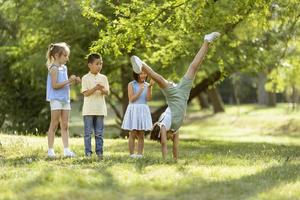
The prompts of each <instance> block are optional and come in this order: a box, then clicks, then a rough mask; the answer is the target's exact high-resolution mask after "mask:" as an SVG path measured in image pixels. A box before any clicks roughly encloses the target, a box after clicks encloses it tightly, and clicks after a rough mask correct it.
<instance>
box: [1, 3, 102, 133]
mask: <svg viewBox="0 0 300 200" xmlns="http://www.w3.org/2000/svg"><path fill="white" fill-rule="evenodd" d="M0 11H1V14H0V18H1V19H2V20H1V22H0V34H1V38H2V37H3V38H6V40H1V47H0V52H1V54H0V60H1V63H3V64H1V66H0V68H1V69H0V70H1V74H0V82H1V89H0V95H1V96H2V97H4V98H1V99H0V104H1V105H3V106H2V107H1V108H0V111H1V112H0V113H1V114H0V119H4V118H5V119H6V122H7V123H6V128H9V129H12V130H16V131H18V132H22V133H37V132H38V133H39V134H41V133H45V132H46V130H47V128H48V125H49V122H50V121H49V116H50V112H49V105H48V103H46V100H45V96H46V95H45V92H46V89H45V87H46V77H47V68H46V66H45V63H46V58H45V55H46V51H47V47H48V45H49V44H50V43H53V42H60V41H65V42H67V43H68V44H70V45H71V61H70V63H69V64H67V65H68V68H69V69H68V70H69V74H76V75H80V76H82V75H83V74H85V73H87V67H86V62H85V59H84V57H85V55H86V54H87V53H88V46H89V45H90V44H91V41H92V40H93V39H95V38H96V36H97V32H96V28H95V27H94V26H93V25H92V24H91V23H89V21H88V20H87V19H85V18H84V17H83V16H82V15H81V10H80V6H79V0H78V1H71V0H69V1H56V2H55V3H54V2H52V1H46V0H43V1H36V0H30V1H18V0H9V1H5V2H3V3H1V6H0ZM1 121H2V122H3V120H0V122H1ZM0 125H2V123H1V124H0Z"/></svg>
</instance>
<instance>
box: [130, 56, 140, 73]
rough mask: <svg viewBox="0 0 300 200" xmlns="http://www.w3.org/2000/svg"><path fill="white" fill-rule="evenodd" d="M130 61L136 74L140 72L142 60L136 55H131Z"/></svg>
mask: <svg viewBox="0 0 300 200" xmlns="http://www.w3.org/2000/svg"><path fill="white" fill-rule="evenodd" d="M130 61H131V64H132V69H133V71H134V72H135V73H137V74H140V73H141V72H142V64H143V62H142V60H141V59H140V58H139V57H137V56H131V58H130Z"/></svg>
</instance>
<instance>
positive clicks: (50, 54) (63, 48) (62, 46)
mask: <svg viewBox="0 0 300 200" xmlns="http://www.w3.org/2000/svg"><path fill="white" fill-rule="evenodd" d="M64 52H66V53H67V54H68V55H69V54H70V46H69V45H68V44H67V43H65V42H59V43H51V44H50V45H49V47H48V51H47V54H46V58H47V62H46V66H47V67H48V68H49V67H50V66H51V64H52V63H53V61H54V59H55V57H54V55H55V54H58V56H61V55H62V54H63V53H64Z"/></svg>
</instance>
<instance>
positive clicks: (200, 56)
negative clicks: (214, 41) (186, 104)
mask: <svg viewBox="0 0 300 200" xmlns="http://www.w3.org/2000/svg"><path fill="white" fill-rule="evenodd" d="M208 47H209V42H207V41H204V43H203V45H202V47H201V48H200V50H199V51H198V53H197V54H196V56H195V57H194V60H193V61H192V63H191V64H190V66H189V68H188V70H187V72H186V73H185V77H186V78H188V79H191V80H192V79H194V78H195V76H196V74H197V72H198V70H199V67H200V65H201V63H202V62H203V60H204V57H205V55H206V54H207V50H208Z"/></svg>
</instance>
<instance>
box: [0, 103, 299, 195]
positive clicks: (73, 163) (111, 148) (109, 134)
mask: <svg viewBox="0 0 300 200" xmlns="http://www.w3.org/2000/svg"><path fill="white" fill-rule="evenodd" d="M72 112H77V111H76V109H74V111H72ZM77 114H78V113H77ZM81 123H82V122H81V117H80V115H76V114H74V113H73V115H72V118H71V132H76V131H78V133H75V135H80V133H81V130H80V127H81V126H82V124H81ZM106 123H107V127H106V139H105V144H104V152H105V155H104V158H103V160H98V159H97V158H96V157H92V158H85V157H84V156H83V155H84V154H83V138H82V137H72V138H71V139H70V143H71V147H72V149H73V150H74V151H75V152H76V153H77V157H75V158H63V157H61V156H58V157H57V158H56V159H48V158H47V157H46V151H47V140H46V137H45V136H33V135H31V136H22V135H12V134H7V133H5V132H2V133H1V134H0V142H1V146H0V167H1V170H0V184H1V186H0V199H22V200H23V199H24V200H26V199H30V200H32V199H59V200H67V199H109V200H111V199H112V200H113V199H118V200H121V199H122V200H123V199H125V200H126V199H212V200H213V199H218V200H225V199H228V200H229V199H230V200H234V199H249V200H250V199H266V200H270V199H280V200H281V199H293V200H294V199H300V112H298V111H293V112H292V111H291V110H290V109H288V105H287V104H279V105H278V106H277V107H276V108H266V107H260V106H255V105H242V106H238V107H237V106H226V113H222V114H216V115H212V114H211V111H210V110H208V111H197V108H196V107H195V106H191V107H190V108H189V111H188V114H187V117H186V120H185V124H184V126H183V127H182V129H181V132H180V144H179V147H180V148H179V160H178V161H177V162H174V161H173V160H172V158H171V154H170V152H169V158H168V159H166V160H163V159H162V158H161V153H160V145H159V143H157V142H152V141H149V139H148V138H147V139H146V140H145V154H144V158H142V159H130V158H129V157H128V150H127V140H125V139H112V138H114V137H115V136H116V135H117V132H118V131H117V129H115V128H112V126H113V123H114V120H113V117H112V118H108V119H107V121H106ZM93 145H94V143H93ZM169 145H170V146H169V148H170V147H171V143H170V144H169ZM55 150H56V152H57V154H58V155H61V153H62V143H61V139H60V138H56V140H55Z"/></svg>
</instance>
